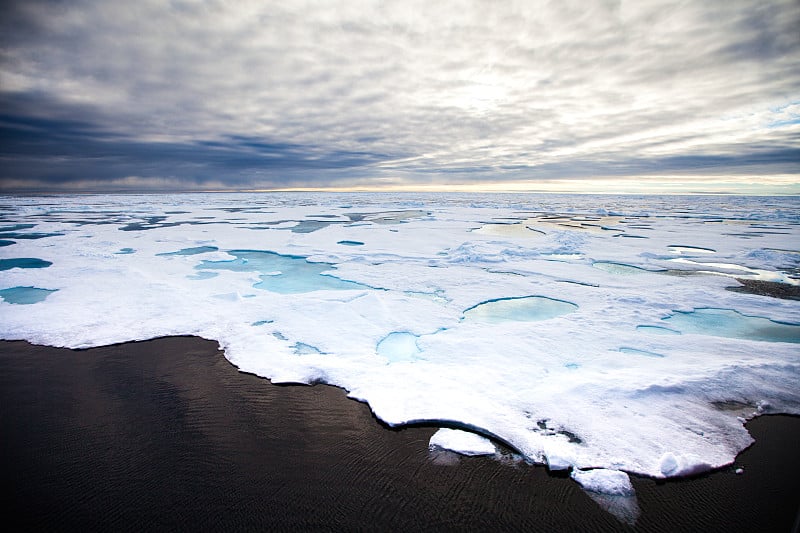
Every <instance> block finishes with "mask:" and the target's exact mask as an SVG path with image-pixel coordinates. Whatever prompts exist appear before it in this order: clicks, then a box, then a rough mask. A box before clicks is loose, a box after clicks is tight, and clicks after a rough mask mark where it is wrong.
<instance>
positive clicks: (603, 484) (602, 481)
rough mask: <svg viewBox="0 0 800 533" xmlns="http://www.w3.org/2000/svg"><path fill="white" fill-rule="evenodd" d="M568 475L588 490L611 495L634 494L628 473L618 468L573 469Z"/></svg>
mask: <svg viewBox="0 0 800 533" xmlns="http://www.w3.org/2000/svg"><path fill="white" fill-rule="evenodd" d="M570 476H571V477H572V479H574V480H575V481H577V482H578V484H580V486H581V487H583V488H584V489H585V490H587V491H589V492H599V493H601V494H609V495H612V496H633V495H634V494H635V491H634V490H633V485H631V480H630V478H629V477H628V474H626V473H625V472H620V471H619V470H607V469H605V468H595V469H593V470H573V471H572V473H571V474H570Z"/></svg>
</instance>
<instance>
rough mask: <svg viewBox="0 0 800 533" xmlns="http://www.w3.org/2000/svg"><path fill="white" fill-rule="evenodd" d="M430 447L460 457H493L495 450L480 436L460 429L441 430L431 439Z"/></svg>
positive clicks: (491, 444) (492, 445)
mask: <svg viewBox="0 0 800 533" xmlns="http://www.w3.org/2000/svg"><path fill="white" fill-rule="evenodd" d="M429 446H430V447H432V448H433V447H438V448H442V449H444V450H450V451H452V452H456V453H460V454H461V455H494V453H495V452H496V451H497V449H496V448H495V447H494V444H493V443H492V441H490V440H489V439H487V438H486V437H482V436H481V435H477V434H475V433H472V432H470V431H463V430H460V429H448V428H442V429H440V430H439V431H437V432H436V433H434V434H433V436H432V437H431V440H430V443H429Z"/></svg>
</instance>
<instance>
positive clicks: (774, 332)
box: [664, 308, 800, 343]
mask: <svg viewBox="0 0 800 533" xmlns="http://www.w3.org/2000/svg"><path fill="white" fill-rule="evenodd" d="M664 322H668V323H669V325H670V327H672V328H675V329H677V330H679V331H680V332H682V333H697V334H700V335H713V336H715V337H732V338H735V339H750V340H756V341H767V342H795V343H800V324H788V323H783V322H776V321H774V320H770V319H769V318H764V317H760V316H748V315H743V314H742V313H739V312H738V311H735V310H733V309H715V308H701V309H695V310H694V311H676V312H675V313H674V314H673V315H670V316H668V317H667V318H665V319H664Z"/></svg>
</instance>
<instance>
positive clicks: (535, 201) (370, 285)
mask: <svg viewBox="0 0 800 533" xmlns="http://www.w3.org/2000/svg"><path fill="white" fill-rule="evenodd" d="M0 208H2V213H3V214H2V218H3V221H2V224H1V226H0V239H2V241H3V243H4V246H2V247H0V298H2V300H3V301H2V302H0V337H2V338H3V339H25V340H28V341H31V342H34V343H40V344H47V345H52V346H65V347H71V348H83V347H89V346H98V345H104V344H110V343H118V342H125V341H133V340H141V339H149V338H153V337H159V336H164V335H187V334H190V335H198V336H201V337H204V338H207V339H214V340H216V341H218V342H219V344H220V345H221V346H222V347H223V348H224V350H225V354H226V357H227V358H228V359H229V360H230V362H231V363H233V364H234V365H236V366H237V367H238V368H239V369H241V370H242V371H245V372H251V373H255V374H257V375H259V376H263V377H266V378H269V379H271V380H272V381H273V382H278V383H316V382H324V383H330V384H333V385H338V386H340V387H343V388H345V389H346V390H347V391H349V395H350V397H352V398H355V399H357V400H360V401H364V402H367V403H368V404H369V406H370V407H371V409H372V410H373V411H374V413H375V415H376V416H378V417H379V418H380V419H382V420H383V421H385V422H386V423H387V424H390V425H393V426H399V425H403V424H407V423H410V422H427V423H431V424H433V425H436V424H439V425H442V426H447V427H449V428H451V429H452V428H461V429H465V430H469V431H471V432H473V433H478V434H481V435H483V436H484V437H492V438H495V439H496V440H497V441H499V442H501V443H504V444H506V445H508V446H511V447H513V448H514V449H515V450H516V451H517V452H519V453H520V454H522V455H524V456H525V457H526V458H527V459H528V460H530V461H534V462H537V463H544V464H547V465H549V467H550V468H552V469H572V470H573V478H574V479H576V480H577V481H579V482H580V483H581V484H582V485H584V486H586V487H588V489H587V490H591V491H594V492H599V493H602V492H603V491H604V490H605V489H604V488H603V487H606V489H607V490H605V492H607V493H609V494H611V495H623V496H626V495H628V494H629V489H630V487H629V484H627V483H626V482H625V480H624V479H622V478H621V477H620V476H621V475H622V476H623V477H624V474H621V472H628V473H636V474H642V475H646V476H652V477H656V478H664V477H674V476H684V475H689V474H694V473H698V472H703V471H707V470H709V469H713V468H717V467H720V466H723V465H726V464H729V463H731V462H732V461H733V460H734V458H735V456H736V454H737V453H738V452H739V451H741V450H742V449H744V448H745V447H747V446H748V445H749V444H750V443H751V440H752V439H751V438H750V436H749V435H748V433H747V431H746V429H745V428H744V427H743V423H744V421H746V419H748V418H750V417H753V416H756V415H757V414H761V413H778V412H780V413H794V414H800V357H798V347H797V343H798V342H800V306H799V305H798V302H797V288H798V283H800V282H799V281H798V268H799V267H800V252H798V247H799V246H798V245H799V244H800V239H799V238H798V237H800V229H799V228H798V222H799V221H800V201H799V200H798V199H797V198H792V197H784V198H755V197H749V198H748V197H700V196H695V197H688V196H684V197H658V196H647V197H630V196H628V197H623V196H606V197H596V196H595V197H589V196H559V195H524V194H516V195H499V194H498V195H469V194H449V195H439V194H427V195H419V194H393V195H390V194H322V193H317V194H299V193H297V194H293V193H272V194H230V195H225V194H198V195H173V196H169V195H164V196H157V195H143V196H133V195H131V196H68V197H36V198H28V197H5V198H2V199H0ZM743 284H744V285H743ZM754 288H755V290H753V289H754ZM456 437H457V435H455V434H453V433H449V434H443V435H440V436H439V437H437V440H436V443H438V444H442V443H447V442H449V441H453V440H454V439H455V440H457V441H458V445H457V447H459V448H461V449H462V450H461V451H465V449H466V452H467V453H468V452H469V451H470V448H475V450H473V451H475V453H484V452H486V451H487V450H488V451H491V447H488V448H487V446H486V442H485V441H483V439H480V438H478V439H473V440H469V439H467V440H464V439H458V438H456ZM444 445H445V446H446V444H444ZM631 490H632V489H631Z"/></svg>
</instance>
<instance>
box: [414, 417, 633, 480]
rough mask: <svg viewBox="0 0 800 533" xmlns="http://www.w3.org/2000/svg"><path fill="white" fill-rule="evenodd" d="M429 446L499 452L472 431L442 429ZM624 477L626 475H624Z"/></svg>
mask: <svg viewBox="0 0 800 533" xmlns="http://www.w3.org/2000/svg"><path fill="white" fill-rule="evenodd" d="M429 446H430V447H432V448H435V447H438V448H442V449H445V450H450V451H452V452H456V453H460V454H462V455H493V454H494V453H495V452H496V451H497V450H496V449H495V447H494V444H493V443H492V441H490V440H489V439H487V438H486V437H482V436H480V435H478V434H475V433H472V432H470V431H463V430H460V429H448V428H442V429H440V430H439V431H437V432H436V433H434V434H433V436H432V437H431V440H430V443H429ZM623 475H624V474H623Z"/></svg>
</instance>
